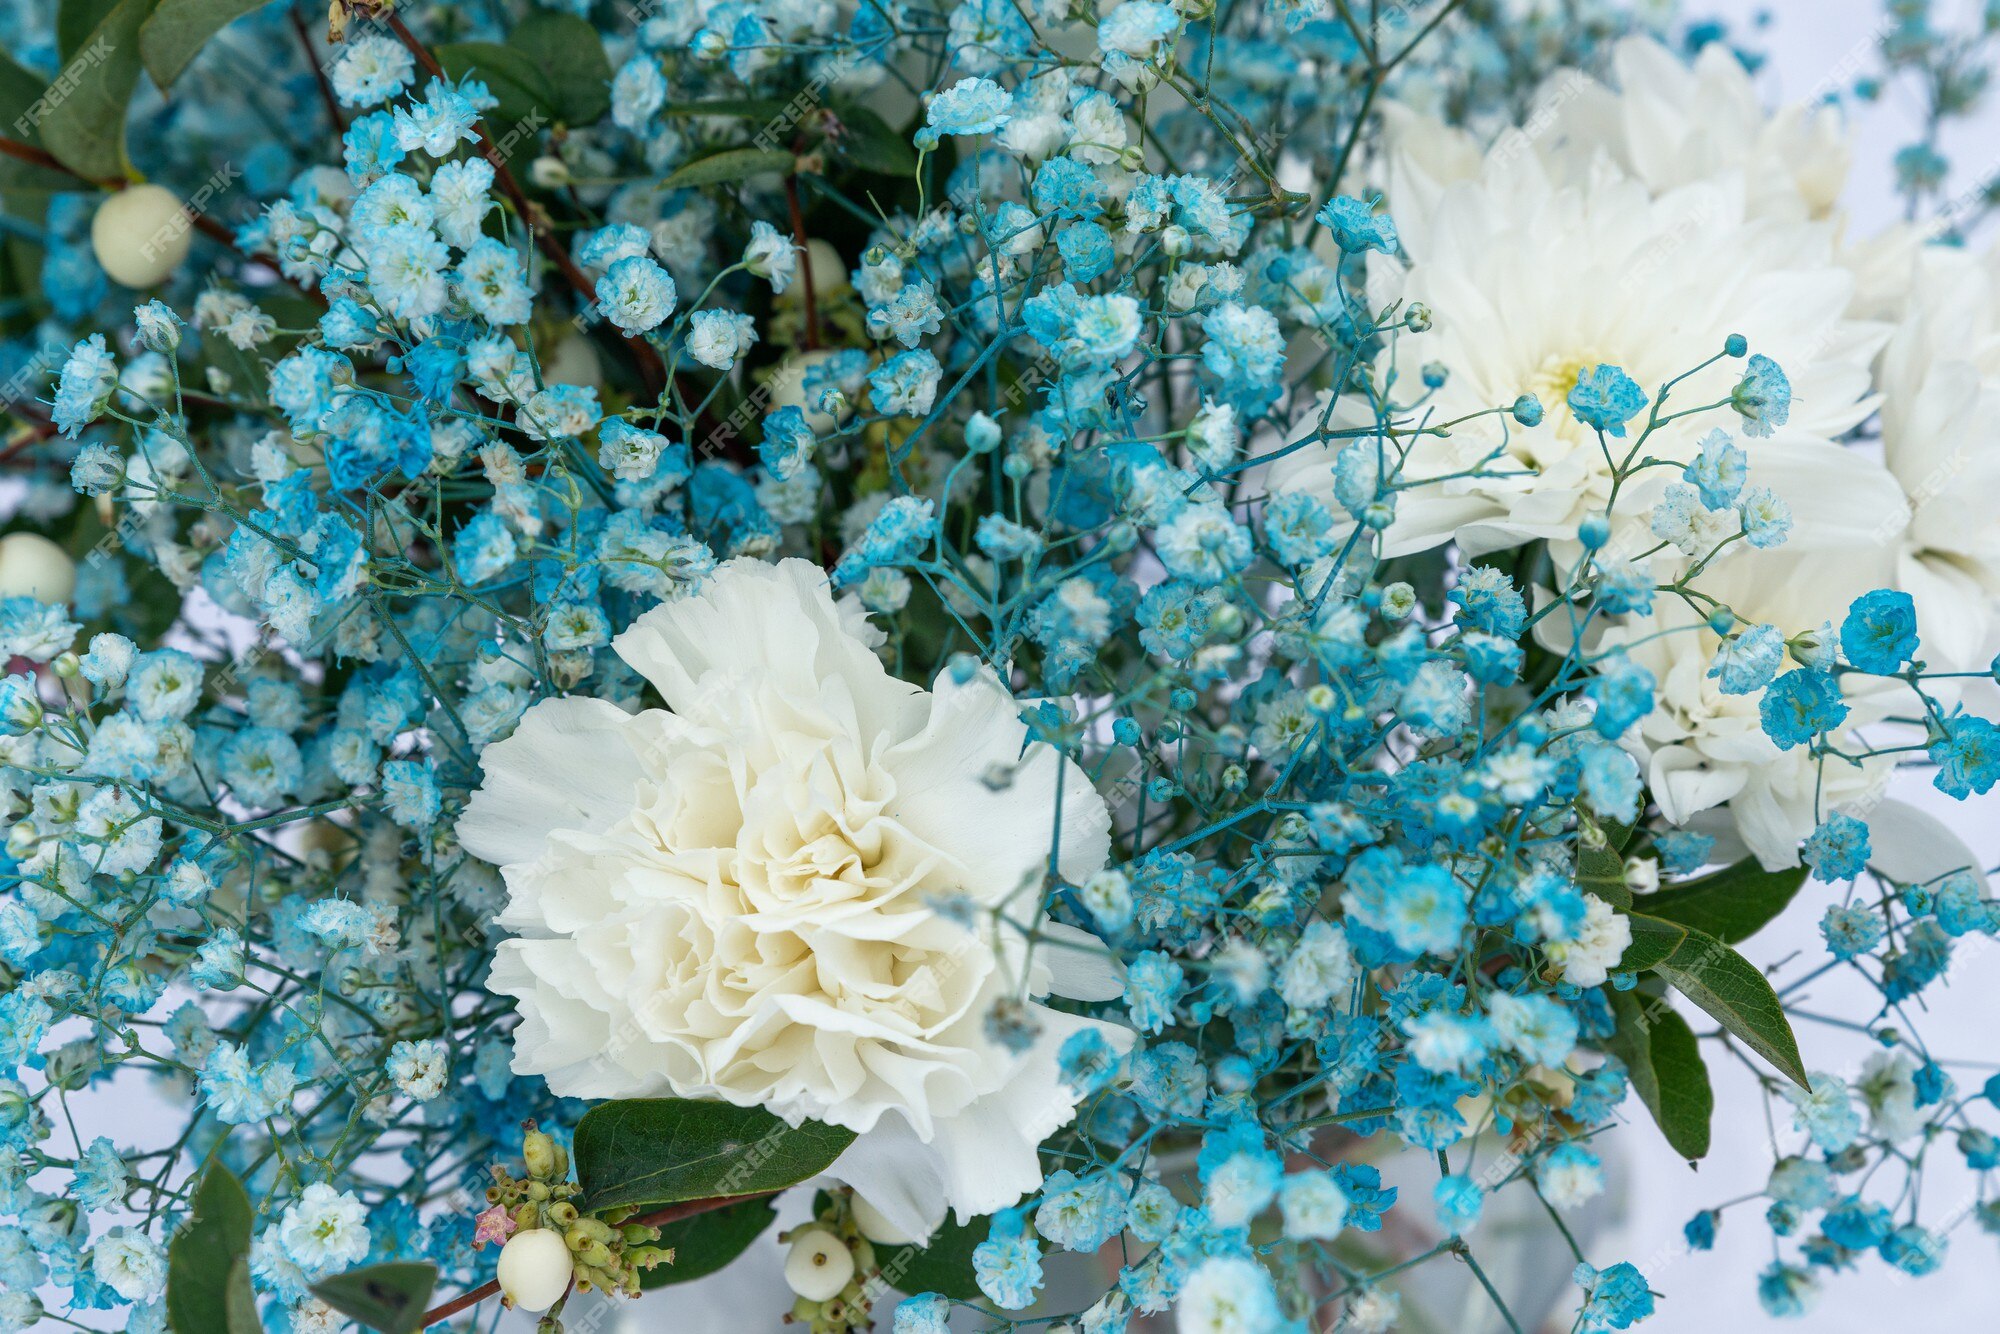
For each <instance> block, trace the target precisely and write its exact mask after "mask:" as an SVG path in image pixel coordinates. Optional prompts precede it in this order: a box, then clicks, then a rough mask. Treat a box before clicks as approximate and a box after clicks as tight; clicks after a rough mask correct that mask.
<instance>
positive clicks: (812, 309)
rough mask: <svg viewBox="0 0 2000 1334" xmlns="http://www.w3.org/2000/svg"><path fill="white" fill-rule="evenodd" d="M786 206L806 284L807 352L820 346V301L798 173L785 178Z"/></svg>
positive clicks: (801, 277) (801, 291) (803, 292)
mask: <svg viewBox="0 0 2000 1334" xmlns="http://www.w3.org/2000/svg"><path fill="white" fill-rule="evenodd" d="M785 205H786V207H787V208H789V209H790V210H791V214H792V244H793V245H795V246H797V247H798V251H799V277H800V281H801V282H802V283H803V284H804V285H803V286H802V287H801V288H800V289H799V290H800V295H801V296H802V297H803V298H804V300H805V303H806V329H805V340H806V351H808V352H811V351H812V350H813V349H815V348H817V347H818V346H819V301H818V300H817V299H816V294H815V293H814V292H813V266H812V247H811V246H810V245H809V244H808V243H807V241H806V215H805V210H804V209H802V208H801V207H799V177H798V173H797V172H793V173H792V174H790V175H788V176H786V177H785Z"/></svg>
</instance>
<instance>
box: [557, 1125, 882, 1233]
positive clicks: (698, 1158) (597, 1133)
mask: <svg viewBox="0 0 2000 1334" xmlns="http://www.w3.org/2000/svg"><path fill="white" fill-rule="evenodd" d="M853 1142H854V1132H853V1131H851V1130H846V1129H843V1128H841V1127H839V1126H828V1125H822V1124H820V1123H819V1122H817V1121H807V1122H805V1123H804V1124H802V1125H799V1126H788V1125H786V1124H785V1123H784V1122H783V1121H781V1120H779V1119H778V1118H777V1117H775V1116H773V1115H771V1114H770V1113H769V1112H767V1111H765V1110H763V1109H762V1108H761V1107H735V1106H732V1105H730V1104H729V1103H726V1102H705V1101H697V1100H694V1099H688V1098H633V1099H629V1100H626V1101H622V1102H607V1103H601V1104H599V1105H598V1106H596V1107H593V1108H591V1109H590V1110H589V1111H588V1112H586V1113H584V1117H583V1120H581V1121H579V1122H578V1123H577V1127H576V1140H575V1156H576V1178H577V1181H578V1182H580V1183H581V1184H582V1186H583V1192H584V1196H585V1198H586V1199H588V1200H589V1201H590V1208H591V1209H592V1210H593V1211H602V1210H605V1209H609V1208H611V1207H613V1206H614V1205H620V1204H639V1205H654V1204H677V1203H679V1202H680V1201H682V1200H711V1199H714V1198H716V1197H717V1196H722V1195H752V1194H756V1193H757V1192H759V1191H767V1190H781V1189H783V1188H784V1187H786V1186H792V1185H797V1184H798V1183H799V1182H801V1181H805V1180H807V1179H808V1178H811V1177H816V1176H818V1175H819V1174H820V1173H821V1172H824V1171H825V1170H826V1169H827V1167H828V1165H829V1164H831V1163H832V1162H833V1160H834V1159H836V1158H838V1157H839V1156H840V1154H841V1151H842V1150H844V1149H845V1148H846V1147H847V1146H848V1145H849V1144H851V1143H853Z"/></svg>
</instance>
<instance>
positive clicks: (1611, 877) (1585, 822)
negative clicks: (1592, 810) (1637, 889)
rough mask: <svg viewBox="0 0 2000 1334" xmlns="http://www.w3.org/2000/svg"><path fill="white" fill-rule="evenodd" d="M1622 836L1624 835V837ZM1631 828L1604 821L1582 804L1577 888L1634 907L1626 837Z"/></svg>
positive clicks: (1614, 904) (1578, 815)
mask: <svg viewBox="0 0 2000 1334" xmlns="http://www.w3.org/2000/svg"><path fill="white" fill-rule="evenodd" d="M1621 835H1622V837H1621ZM1629 837H1631V831H1630V830H1628V829H1624V828H1623V827H1622V826H1620V825H1617V824H1612V823H1609V822H1600V821H1598V820H1596V819H1594V818H1592V816H1591V815H1590V814H1589V813H1588V812H1587V811H1585V810H1584V809H1583V808H1582V807H1580V806H1579V807H1578V808H1577V812H1576V884H1577V888H1578V889H1581V890H1584V891H1586V892H1588V893H1591V894H1595V895H1597V897H1598V898H1600V899H1603V900H1604V901H1605V902H1606V903H1608V904H1610V905H1611V906H1612V907H1614V908H1629V907H1631V906H1632V891H1631V890H1630V889H1628V888H1626V885H1625V855H1624V853H1623V851H1622V849H1623V848H1624V846H1625V843H1624V840H1625V839H1626V838H1629Z"/></svg>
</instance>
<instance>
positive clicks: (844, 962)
mask: <svg viewBox="0 0 2000 1334" xmlns="http://www.w3.org/2000/svg"><path fill="white" fill-rule="evenodd" d="M879 642H881V635H880V633H879V632H878V631H876V630H875V629H874V628H873V627H871V626H870V625H869V624H868V623H867V621H866V619H865V617H864V616H863V615H862V614H861V612H860V611H859V609H858V608H857V607H855V606H853V605H852V604H841V605H837V604H836V603H835V602H834V600H833V597H832V594H831V592H830V591H829V589H828V586H827V581H826V576H825V574H824V573H823V572H822V571H821V570H819V569H818V568H816V567H815V566H813V565H811V564H809V563H807V562H804V561H798V560H788V561H784V562H782V563H779V564H776V565H769V564H764V563H762V562H758V561H751V560H736V561H731V562H729V563H728V564H726V565H723V566H721V567H719V568H718V569H717V570H716V571H715V572H714V573H713V574H712V575H711V576H710V577H709V580H708V582H707V583H706V585H705V586H704V588H703V589H702V591H701V592H700V593H699V594H697V595H694V596H690V597H686V598H683V599H680V600H678V601H675V602H671V603H667V604H664V605H662V606H660V607H656V608H655V609H653V610H652V611H650V612H648V613H647V614H646V615H645V616H644V617H642V618H640V620H639V621H638V622H637V623H636V624H634V625H633V627H632V628H631V629H629V630H627V631H626V632H625V633H624V634H622V635H620V636H619V637H618V639H617V640H616V641H614V643H613V648H614V649H615V650H616V651H617V652H618V654H619V655H620V656H621V657H623V658H624V659H625V661H626V662H628V663H629V664H631V666H632V667H633V668H634V669H635V670H637V671H639V672H641V673H642V674H644V675H645V676H646V677H647V679H649V680H650V681H651V682H652V683H653V685H654V686H655V687H657V688H658V690H659V692H660V694H661V696H662V697H663V698H664V699H665V701H666V703H667V705H668V709H670V710H671V712H668V711H664V710H648V711H646V712H642V713H639V714H637V715H627V714H626V713H624V712H621V711H620V710H619V709H618V708H616V707H615V706H613V705H611V704H609V703H605V702H603V701H599V700H591V699H563V700H549V701H544V702H543V703H541V704H538V705H537V706H535V707H534V708H533V709H531V710H529V711H528V713H527V714H526V716H525V717H524V718H523V719H522V721H521V726H520V728H519V730H518V731H517V732H516V733H515V734H514V735H513V736H512V737H511V738H509V739H507V740H505V741H501V742H498V743H496V744H494V745H492V746H490V747H488V749H487V750H486V752H485V758H484V763H485V783H484V786H483V787H482V788H481V789H480V790H479V792H478V793H476V794H475V795H474V797H473V799H472V802H471V804H470V806H469V808H468V809H467V811H466V814H465V816H464V818H463V819H462V820H461V822H460V824H459V837H460V838H461V840H462V841H463V842H464V845H465V847H466V848H467V849H468V850H470V851H471V852H472V853H473V854H475V855H476V856H479V857H481V858H484V859H485V860H487V861H490V862H494V863H496V864H497V865H499V866H500V867H501V868H502V869H503V871H504V874H505V877H506V881H507V887H508V891H509V902H508V906H507V909H506V911H505V912H504V913H503V914H502V916H501V919H500V920H501V923H502V925H504V926H506V927H508V928H510V929H512V930H514V931H515V932H517V933H519V938H518V939H514V940H510V941H507V942H505V943H504V944H503V945H502V946H501V947H500V953H499V958H498V960H497V962H496V963H495V966H494V971H493V979H492V986H493V988H494V989H495V990H496V991H499V992H502V993H504V994H507V995H510V996H513V997H515V998H516V999H518V1000H519V1002H520V1007H521V1017H522V1023H521V1027H520V1028H519V1030H518V1031H517V1032H516V1034H515V1039H514V1042H515V1050H514V1069H515V1071H516V1072H517V1073H520V1074H533V1075H542V1076H545V1077H546V1078H547V1079H548V1081H549V1085H550V1087H551V1088H552V1089H553V1090H555V1091H556V1092H557V1093H559V1094H563V1095H565V1096H570V1097H585V1098H606V1097H633V1096H648V1095H653V1096H657V1095H666V1094H673V1095H677V1096H681V1097H693V1098H717V1099H722V1100H725V1101H728V1102H732V1103H735V1104H738V1105H740V1106H762V1107H766V1108H768V1109H769V1110H771V1111H772V1112H775V1113H777V1114H778V1115H780V1116H782V1117H785V1118H786V1119H788V1120H791V1121H794V1122H796V1121H798V1120H801V1119H804V1118H813V1119H817V1120H822V1121H827V1122H830V1123H833V1124H836V1125H842V1126H846V1127H849V1128H851V1129H853V1130H856V1131H858V1132H861V1133H860V1138H859V1139H857V1140H856V1141H855V1142H854V1143H853V1144H852V1145H851V1146H850V1147H849V1149H848V1150H847V1152H846V1153H845V1154H844V1155H843V1156H842V1158H841V1159H840V1160H839V1161H838V1162H837V1163H835V1164H834V1166H833V1168H832V1169H831V1170H832V1172H833V1174H834V1175H835V1176H837V1177H839V1178H840V1179H841V1180H844V1181H846V1182H848V1183H849V1184H851V1185H853V1186H854V1187H855V1188H856V1189H858V1190H860V1191H861V1192H862V1193H864V1194H865V1195H866V1196H867V1197H868V1199H869V1200H870V1202H871V1203H873V1204H874V1205H875V1206H876V1207H877V1208H878V1209H880V1210H881V1211H882V1213H883V1214H885V1215H886V1216H888V1217H889V1218H891V1219H892V1220H894V1221H895V1222H896V1223H897V1224H898V1226H900V1227H902V1228H904V1229H905V1230H906V1231H908V1232H910V1233H911V1234H912V1235H924V1234H926V1233H928V1232H929V1231H930V1229H931V1228H932V1227H933V1226H934V1225H935V1224H936V1223H937V1222H938V1220H939V1219H940V1218H941V1217H942V1215H943V1212H944V1209H945V1207H946V1205H950V1206H953V1207H955V1208H957V1209H958V1210H959V1211H960V1212H961V1213H962V1214H969V1213H973V1212H986V1211H989V1210H991V1209H994V1208H996V1207H1000V1206H1003V1205H1006V1204H1010V1203H1012V1202H1013V1201H1014V1200H1015V1199H1016V1198H1018V1197H1019V1196H1020V1195H1021V1194H1022V1193H1024V1192H1025V1191H1028V1190H1031V1189H1033V1188H1034V1187H1035V1186H1036V1185H1037V1184H1038V1183H1039V1181H1040V1179H1041V1172H1040V1168H1039V1165H1038V1162H1037V1157H1036V1146H1037V1145H1039V1144H1040V1142H1041V1141H1042V1139H1043V1138H1044V1137H1045V1136H1047V1135H1048V1134H1049V1133H1051V1132H1052V1131H1054V1130H1055V1129H1056V1128H1058V1127H1059V1126H1061V1125H1063V1124H1064V1123H1066V1122H1067V1121H1068V1120H1069V1119H1070V1117H1071V1115H1072V1114H1073V1112H1074V1095H1073V1094H1071V1093H1070V1092H1069V1091H1068V1089H1067V1088H1066V1086H1065V1085H1064V1084H1063V1083H1062V1082H1061V1080H1060V1078H1059V1076H1058V1072H1057V1066H1056V1052H1057V1049H1058V1048H1059V1047H1060V1045H1061V1043H1062V1041H1063V1039H1064V1038H1066V1037H1067V1036H1068V1035H1069V1034H1070V1033H1072V1032H1075V1031H1076V1030H1077V1029H1079V1028H1081V1027H1084V1026H1087V1025H1089V1024H1090V1023H1091V1022H1092V1021H1089V1020H1084V1019H1079V1018H1076V1017H1074V1016H1070V1015H1065V1014H1062V1013H1060V1012H1058V1011H1055V1010H1053V1009H1050V1008H1047V1007H1045V1006H1041V1005H1036V1004H1033V1003H1030V1004H1029V1005H1028V1006H1027V1017H1028V1018H1029V1019H1030V1020H1031V1021H1032V1022H1033V1023H1034V1024H1035V1025H1036V1026H1037V1028H1038V1032H1037V1035H1036V1037H1035V1040H1034V1043H1033V1045H1032V1047H1031V1048H1030V1049H1029V1050H1027V1051H1026V1052H1025V1053H1023V1054H1019V1055H1016V1054H1012V1053H1010V1052H1009V1051H1008V1050H1006V1049H1004V1048H1002V1047H1000V1046H998V1045H996V1044H995V1043H994V1042H993V1041H992V1040H991V1039H990V1038H989V1037H988V1035H987V1029H986V1023H985V1021H986V1018H987V1015H988V1013H989V1011H990V1010H991V1008H992V1006H993V1005H994V1003H995V1002H996V1001H1000V1000H1002V999H1005V998H1008V997H1015V996H1018V995H1020V994H1021V993H1022V991H1023V990H1025V992H1026V994H1027V995H1028V996H1030V997H1034V996H1042V995H1046V994H1048V993H1049V992H1051V991H1054V992H1057V993H1058V994H1062V995H1066V996H1071V997H1077V998H1089V999H1108V998H1109V997H1111V996H1113V995H1116V994H1118V992H1119V991H1120V989H1121V983H1120V981H1119V980H1118V979H1117V978H1116V977H1115V976H1114V975H1113V974H1112V972H1111V970H1110V968H1109V966H1108V965H1107V964H1106V963H1105V961H1104V956H1103V953H1102V951H1101V950H1098V949H1095V948H1092V945H1093V942H1090V941H1089V939H1088V937H1084V936H1082V934H1081V933H1079V932H1073V931H1066V929H1064V928H1061V927H1058V926H1056V925H1055V924H1052V923H1047V922H1040V921H1035V922H1033V924H1034V925H1037V926H1038V927H1039V928H1040V930H1041V931H1042V933H1043V943H1042V944H1041V945H1039V946H1038V947H1036V948H1035V949H1034V950H1033V951H1032V954H1031V953H1030V952H1029V951H1028V949H1027V947H1026V942H1025V939H1024V937H1023V934H1022V932H1021V931H1020V930H1017V929H1013V928H1012V927H1009V928H1007V929H1002V930H998V931H996V930H995V929H994V927H993V923H992V919H991V917H990V916H989V915H988V914H987V913H985V912H984V911H983V910H986V909H1003V910H1004V911H1005V912H1006V913H1007V914H1008V915H1009V917H1010V920H1011V921H1012V922H1014V923H1016V924H1018V925H1028V924H1030V922H1031V919H1035V918H1037V917H1038V916H1039V904H1040V893H1041V879H1042V876H1043V874H1044V871H1045V869H1046V868H1047V866H1048V865H1049V862H1050V859H1051V856H1052V855H1053V856H1054V857H1055V860H1056V863H1057V865H1058V866H1059V868H1060V870H1061V872H1062V874H1063V875H1064V876H1065V877H1066V878H1068V879H1070V880H1072V881H1079V880H1082V879H1083V878H1085V877H1086V876H1088V875H1090V874H1091V873H1092V872H1094V871H1096V870H1097V869H1098V868H1099V867H1100V866H1102V865H1103V863H1104V860H1105V858H1106V856H1107V854H1108V851H1109V823H1110V822H1109V815H1108V813H1107V811H1106V809H1105V806H1104V803H1103V800H1102V799H1101V798H1100V797H1098V796H1097V794H1096V793H1095V792H1094V791H1093V790H1092V789H1091V786H1090V784H1089V782H1088V781H1087V780H1086V779H1085V777H1084V776H1083V774H1082V773H1081V772H1080V771H1078V770H1077V769H1076V768H1075V767H1074V766H1073V765H1070V764H1067V763H1066V762H1064V761H1062V760H1061V759H1060V758H1059V757H1058V755H1057V754H1056V753H1055V752H1053V751H1051V750H1049V749H1048V748H1047V747H1045V746H1042V745H1040V744H1034V745H1029V744H1027V731H1026V728H1025V726H1024V725H1023V724H1022V722H1021V720H1020V717H1019V713H1018V706H1017V705H1016V704H1015V702H1014V701H1013V700H1012V699H1011V698H1010V697H1009V696H1008V694H1007V692H1006V691H1005V689H1004V688H1003V687H1002V686H1001V685H1000V683H999V682H998V680H997V679H995V678H994V677H992V676H991V675H990V674H987V673H984V672H982V673H981V674H979V675H977V676H975V677H974V678H972V679H971V680H969V681H967V682H966V683H964V684H956V683H954V682H952V681H951V680H950V678H949V676H947V677H945V678H941V679H940V681H939V683H938V690H937V692H936V693H931V692H928V691H925V690H922V689H920V688H919V687H917V686H914V685H911V684H909V683H907V682H904V681H900V680H898V679H896V678H895V677H894V676H892V675H890V674H889V672H887V671H886V670H885V669H884V668H883V666H882V664H881V663H880V662H879V661H878V660H877V658H876V656H875V654H874V652H873V647H874V645H876V644H878V643H879ZM1058 809H1060V821H1059V822H1058V819H1057V812H1058ZM1057 840H1059V844H1058V845H1057V846H1053V847H1052V842H1055V841H1057ZM945 901H959V902H963V903H965V904H966V905H967V906H968V907H969V908H970V909H971V910H973V915H972V916H971V917H970V918H969V920H970V924H969V925H968V924H965V923H966V920H967V919H966V918H965V916H964V915H962V914H952V915H947V914H945V913H942V912H940V911H939V910H938V909H939V906H940V904H941V903H943V902H945ZM1051 937H1055V938H1057V940H1067V941H1068V942H1069V943H1068V944H1066V945H1064V944H1058V943H1056V942H1055V941H1052V940H1051ZM1117 1032H1118V1031H1117V1030H1112V1031H1111V1032H1110V1034H1109V1035H1110V1036H1114V1037H1115V1036H1117Z"/></svg>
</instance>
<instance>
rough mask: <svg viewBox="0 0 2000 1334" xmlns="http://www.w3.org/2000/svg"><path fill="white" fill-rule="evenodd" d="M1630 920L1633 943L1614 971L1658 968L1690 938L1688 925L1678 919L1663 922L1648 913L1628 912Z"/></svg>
mask: <svg viewBox="0 0 2000 1334" xmlns="http://www.w3.org/2000/svg"><path fill="white" fill-rule="evenodd" d="M1625 920H1626V921H1628V922H1630V923H1631V924H1632V943H1631V944H1629V945H1627V946H1626V947H1625V953H1624V954H1623V955H1621V956H1619V959H1618V966H1617V967H1616V968H1614V969H1612V970H1611V971H1612V972H1614V973H1643V972H1645V971H1646V970H1647V969H1648V968H1657V967H1658V966H1659V965H1660V964H1662V963H1664V962H1665V961H1666V960H1668V959H1671V958H1672V957H1673V955H1674V951H1675V950H1677V949H1679V948H1680V947H1681V945H1682V943H1683V942H1684V941H1686V940H1687V928H1686V927H1684V926H1682V925H1680V924H1679V923H1678V922H1667V921H1662V920H1661V919H1660V918H1657V917H1649V916H1647V915H1646V914H1645V913H1636V912H1635V913H1628V914H1627V915H1626V918H1625Z"/></svg>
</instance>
